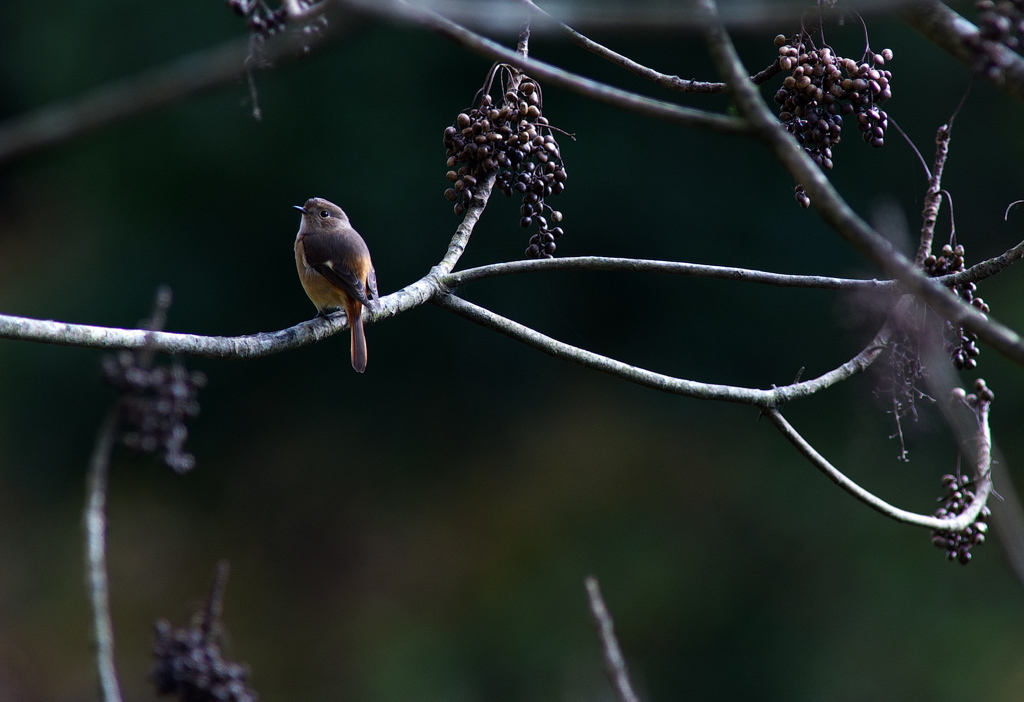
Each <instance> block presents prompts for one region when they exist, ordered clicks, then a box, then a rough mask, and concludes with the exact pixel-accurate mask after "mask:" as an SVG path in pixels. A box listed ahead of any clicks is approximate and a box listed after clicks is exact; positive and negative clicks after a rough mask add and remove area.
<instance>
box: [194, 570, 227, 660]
mask: <svg viewBox="0 0 1024 702" xmlns="http://www.w3.org/2000/svg"><path fill="white" fill-rule="evenodd" d="M230 573H231V565H230V564H229V563H228V561H227V560H226V559H223V558H222V559H221V560H219V561H217V571H216V573H214V576H213V583H212V584H211V585H210V594H209V595H207V597H206V606H205V607H204V608H203V615H202V619H201V620H200V622H199V630H200V631H201V632H202V634H203V639H204V640H205V641H212V640H213V637H214V636H216V635H217V627H218V625H219V623H220V620H221V614H222V613H223V612H224V591H225V590H226V589H227V586H228V575H229V574H230Z"/></svg>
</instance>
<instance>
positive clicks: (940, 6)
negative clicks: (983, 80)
mask: <svg viewBox="0 0 1024 702" xmlns="http://www.w3.org/2000/svg"><path fill="white" fill-rule="evenodd" d="M899 14H900V17H902V18H903V21H904V22H906V23H907V24H909V25H910V26H911V27H913V28H914V29H916V30H917V31H919V32H920V33H921V34H923V35H924V36H925V37H927V38H928V39H929V40H931V41H932V42H934V43H935V44H937V45H938V46H940V47H941V48H943V49H945V50H946V51H948V52H949V53H950V54H952V55H953V56H954V57H955V58H957V59H959V60H960V61H961V62H963V63H965V64H967V66H969V67H970V68H971V69H972V70H973V68H974V65H975V63H976V61H977V59H978V54H977V47H979V46H980V43H981V41H982V39H981V37H980V35H979V33H978V28H977V27H976V26H974V25H973V24H972V23H971V22H968V21H967V20H966V19H964V18H963V17H961V16H960V15H959V14H958V13H957V12H955V11H954V10H951V9H950V8H949V7H947V6H946V5H945V4H944V3H942V2H939V0H917V1H915V2H913V3H911V4H909V5H907V6H905V7H904V8H903V9H902V10H901V11H900V13H899ZM986 54H987V55H988V56H989V57H990V58H991V59H992V60H993V61H994V62H995V64H996V66H997V71H998V80H996V81H994V82H995V83H996V85H998V86H999V88H1000V89H1002V90H1003V91H1004V92H1005V93H1006V94H1007V95H1010V96H1012V97H1014V98H1016V99H1017V100H1024V57H1022V56H1021V55H1020V54H1017V53H1015V52H1014V51H1012V50H1011V49H1008V48H1007V47H1005V46H1003V45H1001V44H996V43H995V42H986Z"/></svg>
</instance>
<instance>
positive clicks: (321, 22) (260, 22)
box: [227, 0, 327, 37]
mask: <svg viewBox="0 0 1024 702" xmlns="http://www.w3.org/2000/svg"><path fill="white" fill-rule="evenodd" d="M227 3H228V7H230V8H231V9H232V10H234V11H235V14H237V15H238V16H240V17H246V18H248V21H249V29H251V30H252V31H253V33H255V34H258V35H260V36H262V37H269V36H273V35H274V34H277V33H278V32H281V31H284V28H285V27H286V26H287V24H288V19H289V18H288V9H287V8H286V7H284V6H283V5H282V6H281V7H279V8H277V9H276V10H271V9H270V8H269V7H267V4H266V3H265V2H264V1H263V0H227ZM314 4H315V3H314V2H313V0H298V5H299V8H300V9H301V10H307V9H309V8H310V7H312V6H313V5H314ZM326 24H327V18H326V17H324V16H323V15H319V16H318V17H317V18H316V20H314V21H313V22H312V23H310V24H307V25H305V26H304V27H303V28H302V31H303V32H304V33H305V34H313V33H315V32H318V31H320V30H321V29H322V28H323V27H324V26H326Z"/></svg>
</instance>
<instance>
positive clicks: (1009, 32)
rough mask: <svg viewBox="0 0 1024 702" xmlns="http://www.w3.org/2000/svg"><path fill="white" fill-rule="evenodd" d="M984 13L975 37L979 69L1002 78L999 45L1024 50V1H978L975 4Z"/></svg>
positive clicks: (1018, 50) (974, 46)
mask: <svg viewBox="0 0 1024 702" xmlns="http://www.w3.org/2000/svg"><path fill="white" fill-rule="evenodd" d="M974 7H975V9H976V10H978V11H979V12H980V13H981V15H980V17H979V18H978V34H977V36H976V37H974V39H973V42H972V44H973V46H972V48H973V50H974V54H975V69H976V70H977V71H978V72H979V73H982V74H984V75H986V76H987V77H989V78H991V79H998V78H999V57H998V55H997V53H996V52H995V51H994V47H995V46H997V45H1002V46H1005V47H1006V48H1008V49H1011V50H1013V51H1016V52H1017V53H1021V49H1022V48H1024V0H999V2H994V0H978V2H976V3H975V4H974Z"/></svg>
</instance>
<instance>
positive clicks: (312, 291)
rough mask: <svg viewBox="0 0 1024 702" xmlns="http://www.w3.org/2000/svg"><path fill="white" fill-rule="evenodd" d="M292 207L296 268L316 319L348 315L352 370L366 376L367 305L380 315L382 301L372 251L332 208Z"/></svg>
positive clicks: (312, 203) (319, 203) (316, 200)
mask: <svg viewBox="0 0 1024 702" xmlns="http://www.w3.org/2000/svg"><path fill="white" fill-rule="evenodd" d="M294 207H295V209H297V210H299V211H300V212H302V222H301V224H300V225H299V233H298V235H297V236H296V237H295V266H296V267H297V268H298V269H299V280H301V281H302V288H303V289H304V290H305V291H306V294H307V295H309V299H310V300H312V301H313V304H314V305H316V309H317V316H318V317H321V316H323V315H324V314H326V312H328V311H331V310H335V309H343V310H345V315H346V316H347V317H348V323H349V326H350V327H351V328H352V367H353V368H355V369H356V370H357V371H359V372H360V373H362V372H363V371H365V370H366V334H365V333H364V332H363V315H362V313H363V305H366V306H367V307H369V308H370V310H376V309H377V307H378V304H379V302H378V301H379V299H380V295H379V294H378V293H377V273H376V272H375V271H374V270H373V262H372V261H371V260H370V250H369V249H368V248H367V247H366V242H365V241H363V237H361V236H359V232H357V231H356V230H355V229H353V228H352V225H351V224H350V223H349V221H348V215H346V214H345V212H344V210H342V209H341V208H340V207H338V206H337V205H335V204H334V203H333V202H330V201H328V200H324V199H323V198H321V197H313V198H310V199H309V200H306V204H305V205H294Z"/></svg>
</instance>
